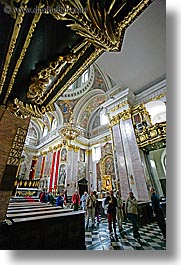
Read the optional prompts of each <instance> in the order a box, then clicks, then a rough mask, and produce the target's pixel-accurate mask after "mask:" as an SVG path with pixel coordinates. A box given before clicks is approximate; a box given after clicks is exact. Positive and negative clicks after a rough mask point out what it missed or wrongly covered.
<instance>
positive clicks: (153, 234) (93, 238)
mask: <svg viewBox="0 0 181 265" xmlns="http://www.w3.org/2000/svg"><path fill="white" fill-rule="evenodd" d="M123 228H124V232H123V233H121V234H120V233H119V230H118V229H117V235H118V238H117V239H116V238H115V237H114V238H113V239H110V236H109V230H108V224H107V220H106V219H102V220H101V223H100V224H99V226H98V225H95V228H92V227H91V226H90V227H89V228H88V229H85V243H86V250H166V242H165V241H163V239H162V234H161V233H160V230H159V227H158V226H157V224H156V223H151V224H147V225H144V226H139V232H140V237H141V244H139V243H138V242H137V240H135V239H134V237H133V235H132V224H131V223H128V222H127V223H123Z"/></svg>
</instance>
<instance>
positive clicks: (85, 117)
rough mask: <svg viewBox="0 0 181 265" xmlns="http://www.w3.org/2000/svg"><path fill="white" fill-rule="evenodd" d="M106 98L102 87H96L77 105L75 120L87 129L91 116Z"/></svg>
mask: <svg viewBox="0 0 181 265" xmlns="http://www.w3.org/2000/svg"><path fill="white" fill-rule="evenodd" d="M105 100H106V95H105V93H104V92H103V91H102V90H100V89H94V90H92V91H90V92H89V93H88V94H87V95H86V96H84V97H83V98H82V99H81V100H80V101H79V102H78V103H79V104H77V105H76V107H75V109H74V113H76V114H77V115H75V116H74V120H75V121H77V124H78V125H79V126H80V127H82V128H84V129H86V128H87V126H88V124H89V118H90V116H91V115H93V113H95V112H96V111H97V108H98V107H99V106H100V105H101V104H102V103H103V102H105Z"/></svg>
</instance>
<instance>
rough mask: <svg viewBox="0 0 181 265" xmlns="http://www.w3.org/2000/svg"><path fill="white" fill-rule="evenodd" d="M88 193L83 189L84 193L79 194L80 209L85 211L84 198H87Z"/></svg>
mask: <svg viewBox="0 0 181 265" xmlns="http://www.w3.org/2000/svg"><path fill="white" fill-rule="evenodd" d="M88 196H89V195H88V194H87V191H84V194H83V195H82V196H81V199H80V201H81V207H82V210H84V211H86V200H87V198H88Z"/></svg>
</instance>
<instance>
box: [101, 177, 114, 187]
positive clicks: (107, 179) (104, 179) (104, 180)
mask: <svg viewBox="0 0 181 265" xmlns="http://www.w3.org/2000/svg"><path fill="white" fill-rule="evenodd" d="M101 178H102V190H105V191H110V190H112V179H111V176H110V175H104V176H102V177H101Z"/></svg>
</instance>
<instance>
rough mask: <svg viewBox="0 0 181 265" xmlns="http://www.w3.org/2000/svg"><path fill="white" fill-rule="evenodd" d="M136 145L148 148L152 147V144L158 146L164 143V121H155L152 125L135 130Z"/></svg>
mask: <svg viewBox="0 0 181 265" xmlns="http://www.w3.org/2000/svg"><path fill="white" fill-rule="evenodd" d="M135 134H136V140H137V143H138V147H139V148H142V149H149V147H151V146H152V148H153V147H154V144H157V145H158V144H160V146H162V145H165V144H166V122H161V123H156V124H155V125H153V126H149V127H146V128H144V130H143V131H142V132H138V131H136V132H135Z"/></svg>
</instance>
